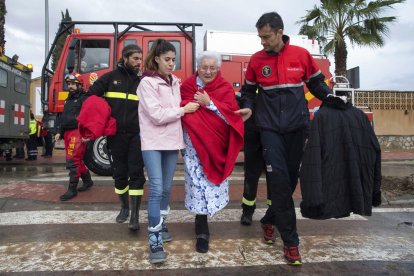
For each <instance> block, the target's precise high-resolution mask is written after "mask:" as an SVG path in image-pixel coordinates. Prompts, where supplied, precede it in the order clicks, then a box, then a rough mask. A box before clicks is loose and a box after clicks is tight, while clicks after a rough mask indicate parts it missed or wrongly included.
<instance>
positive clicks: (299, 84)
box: [260, 82, 304, 90]
mask: <svg viewBox="0 0 414 276" xmlns="http://www.w3.org/2000/svg"><path fill="white" fill-rule="evenodd" d="M303 85H304V83H303V82H301V83H285V84H278V85H272V86H266V87H264V86H261V85H260V87H261V88H263V90H272V89H277V88H288V87H301V86H303Z"/></svg>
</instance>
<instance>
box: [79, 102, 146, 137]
mask: <svg viewBox="0 0 414 276" xmlns="http://www.w3.org/2000/svg"><path fill="white" fill-rule="evenodd" d="M77 120H78V129H79V133H80V134H81V136H82V137H83V138H89V139H91V140H95V139H96V138H98V137H101V136H111V135H115V133H116V120H115V119H114V118H113V117H111V107H110V106H109V105H108V103H107V102H106V101H105V100H104V99H102V98H100V97H98V96H95V95H92V96H90V97H89V98H87V99H86V101H85V102H84V103H83V104H82V109H81V111H80V113H79V116H78V117H77ZM137 123H138V122H137Z"/></svg>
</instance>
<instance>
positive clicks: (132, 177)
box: [107, 133, 145, 195]
mask: <svg viewBox="0 0 414 276" xmlns="http://www.w3.org/2000/svg"><path fill="white" fill-rule="evenodd" d="M107 146H108V154H109V160H110V163H111V168H112V177H113V179H114V181H115V193H117V194H124V193H126V192H128V191H129V194H130V195H142V194H143V187H144V183H145V175H144V161H143V159H142V152H141V140H140V137H139V133H117V134H116V135H115V136H109V137H108V138H107Z"/></svg>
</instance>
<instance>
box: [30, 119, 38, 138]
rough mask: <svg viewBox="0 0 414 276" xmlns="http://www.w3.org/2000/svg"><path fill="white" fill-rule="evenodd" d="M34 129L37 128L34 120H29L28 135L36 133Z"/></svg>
mask: <svg viewBox="0 0 414 276" xmlns="http://www.w3.org/2000/svg"><path fill="white" fill-rule="evenodd" d="M36 130H37V123H36V120H30V132H29V135H33V134H36Z"/></svg>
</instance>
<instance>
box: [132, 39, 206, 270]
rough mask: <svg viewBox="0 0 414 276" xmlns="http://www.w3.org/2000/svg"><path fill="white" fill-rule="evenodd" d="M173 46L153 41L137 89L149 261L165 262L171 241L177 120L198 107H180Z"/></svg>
mask: <svg viewBox="0 0 414 276" xmlns="http://www.w3.org/2000/svg"><path fill="white" fill-rule="evenodd" d="M175 55H176V50H175V48H174V45H172V44H171V43H170V42H168V41H166V40H164V39H158V40H156V41H155V42H154V43H153V45H152V47H151V49H150V51H149V53H148V55H147V57H146V59H145V63H144V67H145V68H144V69H145V72H144V74H143V76H142V80H141V82H140V84H139V86H138V89H137V94H138V98H139V107H138V114H139V125H140V135H141V149H142V156H143V159H144V164H145V167H146V169H147V175H148V178H149V196H148V240H149V247H150V262H151V263H160V262H163V261H165V260H166V254H165V252H164V248H163V242H164V241H170V240H171V239H172V238H171V236H170V234H169V233H168V230H167V226H166V219H167V215H168V211H169V201H170V191H171V184H172V181H173V176H174V172H175V167H176V162H177V158H178V150H180V149H183V148H184V139H183V130H182V126H181V117H182V116H184V114H185V113H191V112H194V111H196V110H197V109H198V108H199V104H197V103H195V102H191V103H188V104H186V105H185V106H183V107H180V101H181V96H180V85H179V81H178V79H177V77H176V76H174V75H173V74H172V71H173V70H174V66H175Z"/></svg>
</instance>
